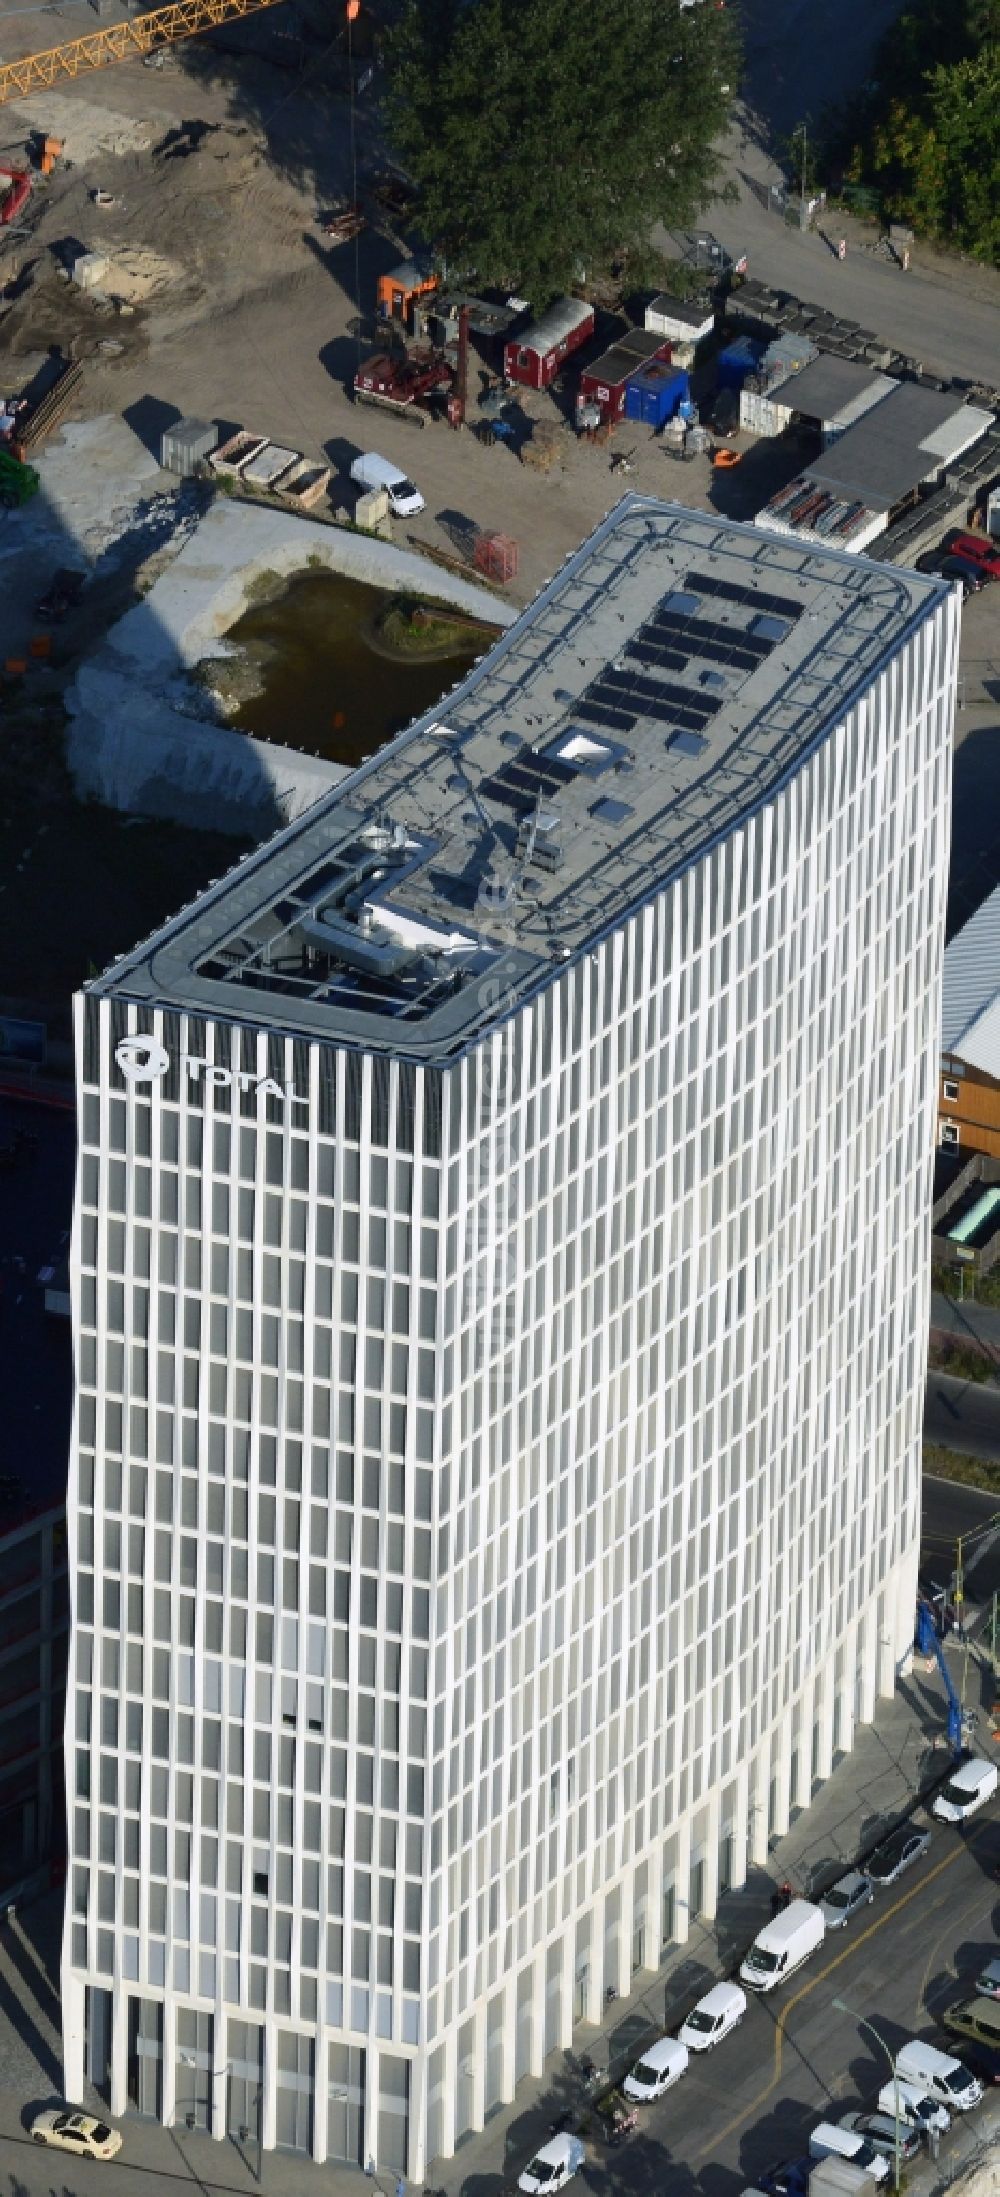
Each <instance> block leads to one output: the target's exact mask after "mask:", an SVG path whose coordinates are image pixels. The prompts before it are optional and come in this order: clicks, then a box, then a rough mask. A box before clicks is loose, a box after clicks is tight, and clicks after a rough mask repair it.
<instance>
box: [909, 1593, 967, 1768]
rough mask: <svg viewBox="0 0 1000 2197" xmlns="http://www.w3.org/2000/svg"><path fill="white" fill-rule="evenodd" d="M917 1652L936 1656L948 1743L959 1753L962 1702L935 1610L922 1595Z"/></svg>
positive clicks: (919, 1610) (961, 1738)
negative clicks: (944, 1696) (944, 1695)
mask: <svg viewBox="0 0 1000 2197" xmlns="http://www.w3.org/2000/svg"><path fill="white" fill-rule="evenodd" d="M917 1653H918V1654H919V1655H933V1656H934V1657H935V1658H936V1661H937V1667H938V1670H939V1671H940V1673H941V1677H942V1679H943V1680H944V1690H945V1693H946V1694H947V1697H948V1745H949V1747H950V1748H951V1749H952V1752H953V1753H954V1754H956V1755H957V1754H960V1753H961V1751H962V1748H963V1746H964V1744H965V1717H964V1715H963V1712H962V1704H961V1702H960V1700H959V1698H958V1695H957V1693H956V1692H955V1688H954V1686H953V1684H952V1680H951V1673H950V1671H949V1669H948V1665H947V1663H946V1662H945V1659H944V1648H943V1647H942V1644H941V1634H940V1631H939V1629H938V1620H937V1611H936V1610H935V1608H934V1605H933V1603H932V1602H928V1601H927V1600H926V1599H925V1597H924V1596H923V1595H921V1596H920V1598H919V1600H918V1602H917Z"/></svg>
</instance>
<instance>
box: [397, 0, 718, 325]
mask: <svg viewBox="0 0 1000 2197" xmlns="http://www.w3.org/2000/svg"><path fill="white" fill-rule="evenodd" d="M387 63H388V92H387V102H386V106H387V124H388V131H389V137H390V142H391V143H392V145H393V147H394V149H395V151H396V152H397V154H398V155H399V157H400V159H401V160H402V162H403V163H404V165H405V167H406V169H407V170H408V172H409V174H410V175H411V176H412V178H413V181H414V182H415V184H416V185H417V188H418V191H419V194H420V218H421V223H422V226H423V228H424V231H425V233H426V235H427V237H428V238H429V239H430V240H431V241H432V242H433V244H434V246H435V249H436V250H437V251H438V252H439V253H440V254H441V255H442V257H443V258H444V259H445V260H446V261H447V262H448V264H449V266H450V267H451V268H452V270H453V271H454V273H455V274H456V275H459V274H460V275H466V276H471V275H472V274H473V273H475V275H476V276H477V278H478V280H479V281H480V282H481V283H484V284H494V283H495V284H501V285H506V284H515V285H516V286H517V288H518V289H519V290H521V291H523V292H524V294H525V295H526V296H527V297H528V298H529V299H530V300H531V303H532V304H533V305H534V306H536V307H538V306H541V305H544V304H545V303H547V302H548V300H549V299H550V298H552V297H554V296H556V295H557V294H558V293H559V292H560V291H564V290H566V289H568V288H570V287H571V286H572V285H573V283H575V282H577V281H579V280H580V279H581V278H582V277H584V276H586V277H588V278H590V277H595V276H599V275H602V274H605V273H606V272H607V271H608V270H609V269H610V268H611V267H612V266H613V264H614V263H615V262H616V260H618V259H619V257H620V255H621V253H622V252H623V251H625V250H628V251H630V252H634V253H636V254H637V255H639V256H640V257H641V256H642V255H643V253H644V252H645V250H646V249H647V248H648V243H649V233H650V230H651V228H652V226H653V225H654V223H655V222H657V221H663V222H667V223H677V222H684V221H688V220H690V219H691V218H692V217H693V216H694V214H695V213H696V212H697V211H698V209H699V208H701V207H702V206H704V205H706V204H707V203H708V200H709V198H710V197H711V195H712V186H713V180H714V177H715V175H716V173H717V169H718V154H717V151H716V147H715V142H714V141H715V140H716V138H717V137H718V135H719V133H720V131H721V130H722V128H723V126H724V123H725V120H726V115H727V110H728V106H729V88H730V87H732V88H735V82H736V75H737V71H738V66H739V48H738V37H737V32H736V25H735V18H734V15H733V14H732V13H731V12H730V11H729V10H722V9H718V8H716V7H713V6H712V5H711V0H707V4H703V5H701V6H695V7H692V8H685V9H683V10H682V9H680V8H679V7H678V5H677V0H626V4H625V5H624V7H622V8H619V9H614V8H585V7H581V6H580V4H579V0H407V4H406V6H405V10H404V13H403V16H402V19H401V21H400V23H399V26H398V28H397V29H396V30H395V31H394V32H393V34H392V35H391V37H390V40H389V42H388V51H387Z"/></svg>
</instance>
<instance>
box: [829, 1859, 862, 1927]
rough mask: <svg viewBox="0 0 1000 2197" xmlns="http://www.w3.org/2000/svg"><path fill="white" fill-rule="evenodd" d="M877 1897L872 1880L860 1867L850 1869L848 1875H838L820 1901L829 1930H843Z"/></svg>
mask: <svg viewBox="0 0 1000 2197" xmlns="http://www.w3.org/2000/svg"><path fill="white" fill-rule="evenodd" d="M874 1897H875V1893H874V1889H873V1886H872V1880H871V1878H870V1877H866V1876H864V1875H863V1874H862V1872H861V1870H860V1869H849V1870H848V1872H847V1875H846V1877H838V1879H837V1882H836V1884H831V1886H830V1889H829V1891H828V1892H824V1894H823V1897H822V1899H821V1900H820V1901H819V1902H818V1905H819V1911H820V1914H821V1915H822V1917H823V1920H824V1922H825V1924H826V1927H827V1929H828V1930H843V1928H844V1926H845V1924H846V1923H849V1922H850V1920H851V1917H852V1916H853V1915H856V1914H857V1912H858V1909H859V1908H861V1907H870V1906H871V1903H872V1901H873V1899H874Z"/></svg>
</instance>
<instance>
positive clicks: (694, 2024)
mask: <svg viewBox="0 0 1000 2197" xmlns="http://www.w3.org/2000/svg"><path fill="white" fill-rule="evenodd" d="M746 2010H747V1995H746V1992H745V1991H741V1990H740V1987H739V1984H738V1983H715V1984H713V1985H712V1989H711V1991H706V1993H705V1996H704V1998H703V1999H699V2001H698V2004H697V2006H694V2007H692V2009H691V2012H690V2014H689V2015H688V2018H687V2020H686V2022H683V2023H682V2025H681V2027H680V2029H679V2030H678V2032H677V2036H678V2041H679V2042H680V2043H681V2044H683V2045H686V2046H687V2049H688V2051H689V2052H710V2051H711V2049H712V2046H713V2045H714V2044H719V2043H720V2042H721V2040H722V2038H723V2037H728V2035H729V2032H730V2030H731V2029H735V2028H736V2024H737V2022H741V2021H742V2020H743V2016H744V2014H745V2013H746Z"/></svg>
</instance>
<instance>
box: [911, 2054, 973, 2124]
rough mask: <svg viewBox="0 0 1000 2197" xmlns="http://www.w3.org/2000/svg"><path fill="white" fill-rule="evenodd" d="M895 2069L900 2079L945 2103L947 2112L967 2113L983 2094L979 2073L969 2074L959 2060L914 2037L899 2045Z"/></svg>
mask: <svg viewBox="0 0 1000 2197" xmlns="http://www.w3.org/2000/svg"><path fill="white" fill-rule="evenodd" d="M896 2073H897V2075H898V2077H899V2080H900V2082H901V2083H912V2084H913V2087H914V2089H915V2090H923V2091H925V2092H926V2093H927V2094H928V2095H929V2096H930V2097H932V2098H936V2099H937V2101H938V2104H939V2105H946V2106H947V2108H948V2111H949V2113H968V2112H969V2111H970V2110H971V2108H972V2107H973V2106H974V2105H978V2104H979V2101H980V2099H981V2097H982V2095H983V2086H982V2083H981V2082H980V2081H979V2079H978V2077H977V2076H975V2075H970V2073H969V2070H968V2068H967V2067H963V2066H962V2062H961V2060H953V2059H952V2058H951V2057H950V2055H949V2054H948V2053H947V2052H939V2051H938V2049H937V2046H936V2045H933V2044H919V2043H917V2041H916V2040H914V2042H913V2043H912V2044H904V2045H901V2046H900V2049H899V2051H898V2052H897V2054H896Z"/></svg>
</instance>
